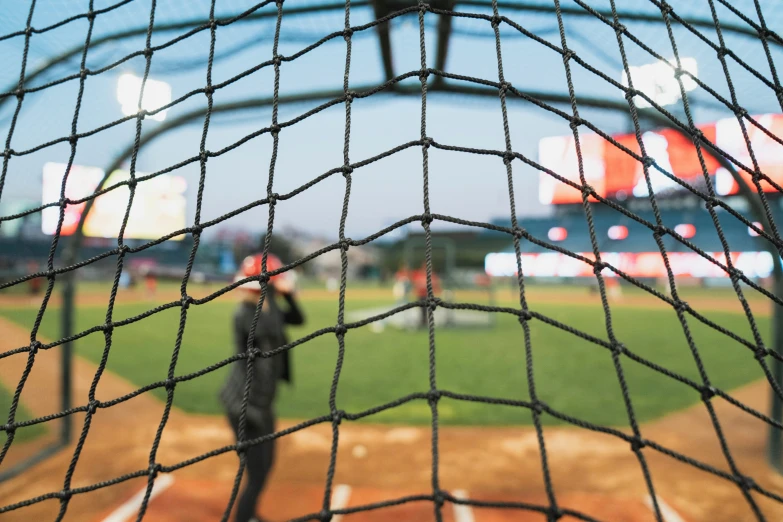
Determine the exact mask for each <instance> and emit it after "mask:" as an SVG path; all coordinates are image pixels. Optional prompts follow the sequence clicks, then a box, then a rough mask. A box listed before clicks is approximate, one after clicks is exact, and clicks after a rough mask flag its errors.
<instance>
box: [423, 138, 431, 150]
mask: <svg viewBox="0 0 783 522" xmlns="http://www.w3.org/2000/svg"><path fill="white" fill-rule="evenodd" d="M433 141H434V140H433V139H432V138H424V139H423V140H421V146H422V147H424V148H425V149H429V148H430V146H431V145H432V142H433Z"/></svg>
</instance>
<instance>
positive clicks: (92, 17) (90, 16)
mask: <svg viewBox="0 0 783 522" xmlns="http://www.w3.org/2000/svg"><path fill="white" fill-rule="evenodd" d="M96 16H97V15H96V14H95V11H93V10H92V9H90V10H89V11H87V20H89V21H90V22H92V21H93V20H95V17H96Z"/></svg>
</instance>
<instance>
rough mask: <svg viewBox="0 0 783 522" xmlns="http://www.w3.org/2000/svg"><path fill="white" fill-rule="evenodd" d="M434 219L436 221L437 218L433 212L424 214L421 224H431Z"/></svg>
mask: <svg viewBox="0 0 783 522" xmlns="http://www.w3.org/2000/svg"><path fill="white" fill-rule="evenodd" d="M433 221H435V218H433V217H432V214H423V215H422V216H421V224H422V225H429V224H430V223H432V222H433Z"/></svg>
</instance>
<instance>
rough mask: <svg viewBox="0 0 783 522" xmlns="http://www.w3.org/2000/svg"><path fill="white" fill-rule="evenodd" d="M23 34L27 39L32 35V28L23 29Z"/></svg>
mask: <svg viewBox="0 0 783 522" xmlns="http://www.w3.org/2000/svg"><path fill="white" fill-rule="evenodd" d="M24 34H25V36H27V37H30V36H32V35H33V28H32V27H25V30H24Z"/></svg>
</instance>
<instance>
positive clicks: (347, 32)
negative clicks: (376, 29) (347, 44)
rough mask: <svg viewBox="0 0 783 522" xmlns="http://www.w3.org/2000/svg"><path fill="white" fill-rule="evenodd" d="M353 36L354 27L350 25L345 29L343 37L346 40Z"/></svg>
mask: <svg viewBox="0 0 783 522" xmlns="http://www.w3.org/2000/svg"><path fill="white" fill-rule="evenodd" d="M352 36H353V29H351V28H350V27H349V28H348V29H346V30H345V31H343V38H345V39H346V40H350V39H351V37H352Z"/></svg>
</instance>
